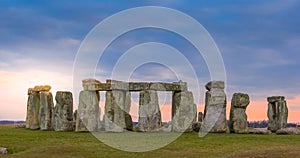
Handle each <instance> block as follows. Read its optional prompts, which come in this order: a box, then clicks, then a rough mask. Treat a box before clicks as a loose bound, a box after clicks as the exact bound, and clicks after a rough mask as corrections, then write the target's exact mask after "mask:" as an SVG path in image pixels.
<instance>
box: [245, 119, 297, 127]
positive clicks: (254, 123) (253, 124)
mask: <svg viewBox="0 0 300 158" xmlns="http://www.w3.org/2000/svg"><path fill="white" fill-rule="evenodd" d="M248 127H253V128H267V127H268V121H267V120H262V121H248ZM287 127H297V124H296V123H288V124H287Z"/></svg>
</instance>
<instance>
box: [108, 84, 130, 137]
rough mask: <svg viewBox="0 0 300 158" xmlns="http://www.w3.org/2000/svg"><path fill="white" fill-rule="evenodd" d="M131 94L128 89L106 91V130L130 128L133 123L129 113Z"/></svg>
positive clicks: (120, 130)
mask: <svg viewBox="0 0 300 158" xmlns="http://www.w3.org/2000/svg"><path fill="white" fill-rule="evenodd" d="M130 104H131V95H130V92H128V91H123V90H113V91H107V92H106V102H105V115H104V124H105V131H107V132H123V131H124V130H125V129H127V130H132V128H133V124H132V119H131V116H130V115H129V111H130Z"/></svg>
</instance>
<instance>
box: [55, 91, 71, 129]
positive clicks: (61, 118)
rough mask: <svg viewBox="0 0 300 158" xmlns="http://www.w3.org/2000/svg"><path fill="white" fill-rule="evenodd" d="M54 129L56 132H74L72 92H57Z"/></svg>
mask: <svg viewBox="0 0 300 158" xmlns="http://www.w3.org/2000/svg"><path fill="white" fill-rule="evenodd" d="M55 100H56V105H55V108H54V116H53V128H54V130H55V131H73V130H74V129H73V124H74V123H73V96H72V93H71V92H64V91H57V92H56V96H55Z"/></svg>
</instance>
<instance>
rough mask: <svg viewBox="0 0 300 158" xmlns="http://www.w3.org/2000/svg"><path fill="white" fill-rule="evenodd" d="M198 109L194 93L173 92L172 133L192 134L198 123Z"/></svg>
mask: <svg viewBox="0 0 300 158" xmlns="http://www.w3.org/2000/svg"><path fill="white" fill-rule="evenodd" d="M196 115H197V109H196V105H195V103H194V97H193V93H192V92H188V91H184V92H173V97H172V131H173V132H192V131H193V123H195V121H196Z"/></svg>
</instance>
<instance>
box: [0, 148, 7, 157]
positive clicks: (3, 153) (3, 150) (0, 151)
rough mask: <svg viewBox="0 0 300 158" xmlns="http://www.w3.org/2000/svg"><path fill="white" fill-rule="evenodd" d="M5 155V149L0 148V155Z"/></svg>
mask: <svg viewBox="0 0 300 158" xmlns="http://www.w3.org/2000/svg"><path fill="white" fill-rule="evenodd" d="M5 154H7V149H6V148H2V147H0V155H5Z"/></svg>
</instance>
